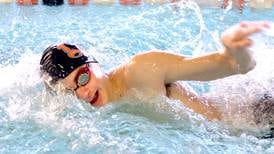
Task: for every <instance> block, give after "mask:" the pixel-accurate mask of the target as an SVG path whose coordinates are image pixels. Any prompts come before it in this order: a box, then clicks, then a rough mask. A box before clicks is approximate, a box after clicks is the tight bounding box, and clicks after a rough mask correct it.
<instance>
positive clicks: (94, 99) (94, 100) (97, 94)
mask: <svg viewBox="0 0 274 154" xmlns="http://www.w3.org/2000/svg"><path fill="white" fill-rule="evenodd" d="M98 97H99V91H98V90H97V91H96V93H95V95H94V98H93V99H92V100H91V101H90V104H91V105H93V104H94V103H96V101H97V100H98Z"/></svg>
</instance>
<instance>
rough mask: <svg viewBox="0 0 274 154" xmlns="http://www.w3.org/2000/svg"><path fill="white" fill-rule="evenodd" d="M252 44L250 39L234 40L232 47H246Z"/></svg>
mask: <svg viewBox="0 0 274 154" xmlns="http://www.w3.org/2000/svg"><path fill="white" fill-rule="evenodd" d="M252 44H253V41H252V40H251V39H243V40H240V41H237V42H235V43H234V45H233V47H234V48H236V49H239V48H246V47H249V46H251V45H252Z"/></svg>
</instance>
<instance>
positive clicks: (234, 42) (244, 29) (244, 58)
mask: <svg viewBox="0 0 274 154" xmlns="http://www.w3.org/2000/svg"><path fill="white" fill-rule="evenodd" d="M268 27H269V24H268V23H267V22H241V23H240V24H238V25H235V26H233V27H231V28H229V29H228V30H226V31H225V32H224V33H223V35H222V37H221V41H222V43H223V45H224V46H225V52H224V53H225V54H226V55H227V56H229V57H230V58H232V60H233V61H234V62H233V63H234V65H235V66H233V67H234V68H235V70H236V71H237V73H247V72H248V71H250V70H251V69H253V68H254V67H255V65H256V62H255V60H254V59H253V57H252V54H251V52H250V51H249V50H248V47H250V46H251V45H252V43H253V42H252V40H251V39H249V36H250V35H252V34H254V33H257V32H259V31H261V30H262V29H263V28H268Z"/></svg>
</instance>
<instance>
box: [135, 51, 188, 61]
mask: <svg viewBox="0 0 274 154" xmlns="http://www.w3.org/2000/svg"><path fill="white" fill-rule="evenodd" d="M174 57H180V58H182V57H184V56H182V55H178V54H174V53H170V52H168V51H164V50H150V51H146V52H142V53H139V54H136V55H135V56H133V57H132V58H131V61H134V62H140V61H141V62H142V61H157V60H161V59H166V58H174Z"/></svg>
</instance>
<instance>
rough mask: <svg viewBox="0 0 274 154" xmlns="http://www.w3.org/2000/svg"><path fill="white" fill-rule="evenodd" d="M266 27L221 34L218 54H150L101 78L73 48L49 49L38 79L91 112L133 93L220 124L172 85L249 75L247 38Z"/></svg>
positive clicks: (208, 108) (249, 25)
mask: <svg viewBox="0 0 274 154" xmlns="http://www.w3.org/2000/svg"><path fill="white" fill-rule="evenodd" d="M265 27H268V24H267V23H266V22H242V23H240V24H238V25H235V26H233V27H231V28H230V29H228V30H227V31H225V32H224V33H223V35H222V37H221V41H222V43H223V45H224V50H222V51H217V52H213V53H209V54H207V55H202V56H199V57H192V58H188V57H184V56H182V55H176V54H171V53H166V52H163V51H149V52H146V53H142V54H138V55H135V56H134V57H133V58H132V59H130V60H129V62H127V63H125V64H123V65H121V66H119V67H117V68H116V69H114V70H113V71H111V72H110V73H109V74H104V73H103V72H102V70H101V68H100V66H99V64H98V62H97V61H96V60H95V58H93V57H91V58H88V57H87V56H85V55H84V54H83V53H82V52H81V50H80V49H79V48H77V47H76V46H75V45H70V44H60V45H55V46H50V47H48V48H47V49H46V50H45V51H44V53H43V55H42V58H41V61H40V66H41V67H40V70H41V75H42V78H43V80H44V81H45V83H46V85H47V86H49V87H50V88H51V89H54V90H60V87H62V88H61V89H65V90H70V91H73V92H74V93H75V94H76V96H77V97H78V98H79V99H81V100H84V101H85V102H88V103H90V104H91V105H93V106H103V105H106V104H108V103H110V102H115V101H118V100H120V99H122V98H123V97H125V96H129V97H131V96H132V95H134V92H132V91H139V92H142V93H143V94H144V95H143V97H147V96H149V97H151V96H159V95H165V96H167V97H169V98H171V99H178V100H181V101H182V102H183V103H184V104H185V105H186V106H187V107H189V108H191V109H192V110H193V111H195V112H197V113H199V114H202V115H204V116H206V117H207V118H208V119H221V117H220V113H219V111H218V110H217V109H216V108H215V107H214V106H212V105H211V104H210V103H209V102H208V103H206V102H205V101H204V100H203V98H201V97H199V96H197V95H196V94H195V93H193V92H191V90H189V89H187V88H186V87H184V86H183V85H180V84H178V83H176V81H179V80H195V81H210V80H215V79H219V78H224V77H227V76H231V75H234V74H245V73H247V72H249V71H250V70H252V69H253V68H254V67H255V65H256V62H255V61H254V59H253V57H252V55H251V54H250V51H249V50H248V47H249V46H250V45H251V44H252V43H253V42H252V41H251V40H250V39H249V36H250V35H252V34H254V33H257V32H259V31H260V30H261V29H263V28H265ZM57 87H59V88H57Z"/></svg>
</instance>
